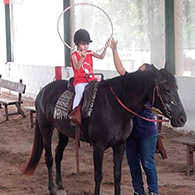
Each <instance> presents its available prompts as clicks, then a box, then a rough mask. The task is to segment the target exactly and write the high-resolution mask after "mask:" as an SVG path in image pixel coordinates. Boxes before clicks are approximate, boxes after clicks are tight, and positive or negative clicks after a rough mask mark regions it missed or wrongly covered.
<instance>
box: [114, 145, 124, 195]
mask: <svg viewBox="0 0 195 195" xmlns="http://www.w3.org/2000/svg"><path fill="white" fill-rule="evenodd" d="M124 150H125V143H123V144H120V145H118V146H115V147H113V162H114V187H115V193H114V194H115V195H120V194H121V187H120V186H121V165H122V159H123V154H124Z"/></svg>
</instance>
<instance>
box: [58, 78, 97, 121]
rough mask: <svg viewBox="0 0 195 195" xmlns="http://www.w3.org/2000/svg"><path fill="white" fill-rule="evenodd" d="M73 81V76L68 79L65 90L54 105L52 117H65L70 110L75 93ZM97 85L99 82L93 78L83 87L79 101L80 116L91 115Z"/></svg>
mask: <svg viewBox="0 0 195 195" xmlns="http://www.w3.org/2000/svg"><path fill="white" fill-rule="evenodd" d="M73 81H74V78H73V77H72V78H70V79H69V81H68V84H67V90H66V91H64V92H63V93H62V95H61V96H60V97H59V99H58V101H57V103H56V105H55V108H54V118H56V119H62V118H65V119H67V117H68V115H69V114H70V112H71V110H72V103H73V99H74V95H75V91H74V86H73ZM98 85H99V82H98V81H95V80H94V81H91V82H90V83H89V84H88V85H87V86H86V88H85V91H84V94H83V98H82V100H81V103H80V106H81V112H82V118H86V117H89V116H91V113H92V110H93V104H94V102H95V97H96V94H97V90H98Z"/></svg>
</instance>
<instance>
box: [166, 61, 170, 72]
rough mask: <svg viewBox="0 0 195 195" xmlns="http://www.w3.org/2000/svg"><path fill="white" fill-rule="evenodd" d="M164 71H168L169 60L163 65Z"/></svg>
mask: <svg viewBox="0 0 195 195" xmlns="http://www.w3.org/2000/svg"><path fill="white" fill-rule="evenodd" d="M165 69H166V70H170V63H169V60H168V61H166V63H165Z"/></svg>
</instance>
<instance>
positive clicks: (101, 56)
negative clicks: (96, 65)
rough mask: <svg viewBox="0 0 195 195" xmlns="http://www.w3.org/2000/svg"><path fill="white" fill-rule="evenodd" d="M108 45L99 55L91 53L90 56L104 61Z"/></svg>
mask: <svg viewBox="0 0 195 195" xmlns="http://www.w3.org/2000/svg"><path fill="white" fill-rule="evenodd" d="M107 48H108V45H107V46H106V47H105V48H104V50H103V51H102V53H101V54H97V53H96V52H93V53H92V56H93V57H95V58H98V59H104V57H105V55H106V51H107Z"/></svg>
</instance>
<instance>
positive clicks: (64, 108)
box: [53, 90, 74, 119]
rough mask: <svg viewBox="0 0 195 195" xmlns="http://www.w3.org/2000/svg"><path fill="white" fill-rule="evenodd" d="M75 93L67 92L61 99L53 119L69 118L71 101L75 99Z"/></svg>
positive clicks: (56, 106)
mask: <svg viewBox="0 0 195 195" xmlns="http://www.w3.org/2000/svg"><path fill="white" fill-rule="evenodd" d="M73 95H74V93H73V92H71V91H69V90H66V91H64V92H63V93H62V95H61V96H60V97H59V99H58V101H57V103H56V105H55V107H54V114H53V117H54V118H55V119H63V118H65V119H67V117H68V107H69V103H70V101H71V99H72V98H73Z"/></svg>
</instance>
